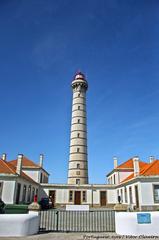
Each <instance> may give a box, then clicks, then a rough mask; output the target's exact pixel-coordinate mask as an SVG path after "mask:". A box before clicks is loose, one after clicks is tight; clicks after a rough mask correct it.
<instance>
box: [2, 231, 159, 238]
mask: <svg viewBox="0 0 159 240" xmlns="http://www.w3.org/2000/svg"><path fill="white" fill-rule="evenodd" d="M17 239H18V240H22V239H23V240H55V239H58V240H67V239H68V240H103V239H112V240H118V239H130V240H133V239H136V240H142V239H146V240H152V239H159V237H153V236H152V237H143V236H140V237H133V236H130V237H128V236H119V235H117V234H115V233H86V234H85V233H45V234H38V235H34V236H29V237H0V240H17Z"/></svg>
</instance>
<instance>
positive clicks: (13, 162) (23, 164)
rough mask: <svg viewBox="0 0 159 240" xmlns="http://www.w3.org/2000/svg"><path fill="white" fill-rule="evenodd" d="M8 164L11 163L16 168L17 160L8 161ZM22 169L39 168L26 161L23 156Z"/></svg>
mask: <svg viewBox="0 0 159 240" xmlns="http://www.w3.org/2000/svg"><path fill="white" fill-rule="evenodd" d="M9 163H11V164H12V165H14V166H17V159H16V160H12V161H9ZM22 167H30V168H39V167H40V166H39V165H38V164H36V163H34V162H33V161H32V160H30V159H28V158H27V157H25V156H23V160H22Z"/></svg>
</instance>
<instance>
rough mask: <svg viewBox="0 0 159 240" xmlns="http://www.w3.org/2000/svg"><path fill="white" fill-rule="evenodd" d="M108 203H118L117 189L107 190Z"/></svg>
mask: <svg viewBox="0 0 159 240" xmlns="http://www.w3.org/2000/svg"><path fill="white" fill-rule="evenodd" d="M107 203H108V204H116V203H117V191H116V189H112V190H111V189H108V190H107Z"/></svg>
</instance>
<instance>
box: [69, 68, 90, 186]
mask: <svg viewBox="0 0 159 240" xmlns="http://www.w3.org/2000/svg"><path fill="white" fill-rule="evenodd" d="M71 86H72V91H73V99H72V118H71V133H70V153H69V166H68V181H67V183H68V184H78V185H79V184H88V161H87V158H88V155H87V111H86V91H87V89H88V83H87V80H86V78H85V75H84V74H83V73H82V72H77V73H76V74H75V76H74V79H73V81H72V84H71Z"/></svg>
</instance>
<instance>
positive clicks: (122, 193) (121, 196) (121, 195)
mask: <svg viewBox="0 0 159 240" xmlns="http://www.w3.org/2000/svg"><path fill="white" fill-rule="evenodd" d="M120 196H121V202H123V189H121V195H120Z"/></svg>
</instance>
